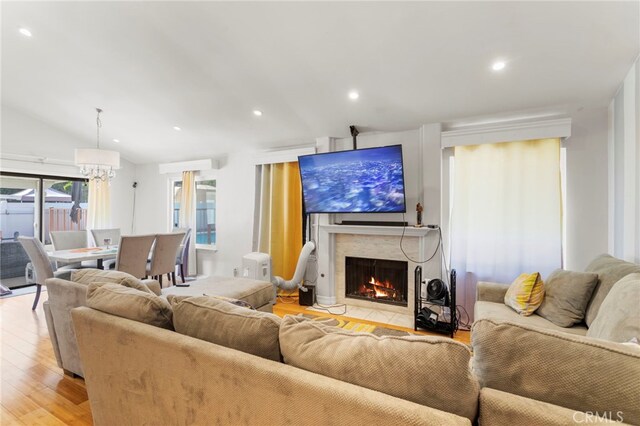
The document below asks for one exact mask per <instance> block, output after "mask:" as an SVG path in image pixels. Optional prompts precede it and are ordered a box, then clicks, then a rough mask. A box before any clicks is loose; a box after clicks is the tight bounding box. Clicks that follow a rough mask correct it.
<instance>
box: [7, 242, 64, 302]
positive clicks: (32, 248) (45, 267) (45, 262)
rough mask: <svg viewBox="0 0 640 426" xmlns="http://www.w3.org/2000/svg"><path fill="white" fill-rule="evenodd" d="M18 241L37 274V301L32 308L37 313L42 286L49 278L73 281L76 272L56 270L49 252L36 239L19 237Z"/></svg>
mask: <svg viewBox="0 0 640 426" xmlns="http://www.w3.org/2000/svg"><path fill="white" fill-rule="evenodd" d="M18 241H20V244H22V247H23V248H24V251H26V252H27V255H28V256H29V260H31V265H32V266H33V271H34V274H35V277H34V278H35V282H36V286H37V288H36V299H35V300H34V301H33V306H32V307H31V310H32V311H35V309H36V307H37V306H38V300H40V292H41V291H42V286H43V285H44V282H45V280H46V279H47V278H53V277H55V278H62V279H64V280H70V279H71V273H72V272H73V271H74V270H73V269H63V270H54V269H53V266H52V265H51V261H49V256H47V252H46V251H45V249H44V246H43V245H42V243H41V242H40V240H38V239H37V238H34V237H18Z"/></svg>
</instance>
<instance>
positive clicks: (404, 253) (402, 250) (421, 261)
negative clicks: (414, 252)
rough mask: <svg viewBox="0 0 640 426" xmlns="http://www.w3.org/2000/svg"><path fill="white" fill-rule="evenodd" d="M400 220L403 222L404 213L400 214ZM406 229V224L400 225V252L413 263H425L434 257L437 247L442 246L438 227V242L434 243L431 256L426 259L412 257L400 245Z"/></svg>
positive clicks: (440, 232)
mask: <svg viewBox="0 0 640 426" xmlns="http://www.w3.org/2000/svg"><path fill="white" fill-rule="evenodd" d="M402 221H403V222H404V213H403V214H402ZM406 229H407V227H406V225H405V226H403V227H402V235H401V236H400V251H401V252H402V254H403V255H404V257H406V258H407V259H408V260H410V261H411V262H413V263H418V264H423V263H427V262H429V261H430V260H431V259H433V258H434V257H436V254H438V249H439V248H440V247H442V230H441V229H440V227H438V234H439V237H438V244H437V245H436V249H435V250H434V251H433V254H432V255H431V256H429V258H428V259H426V260H415V259H412V258H411V257H410V256H409V255H408V254H407V253H406V252H405V251H404V247H402V241H403V240H404V233H405V230H406Z"/></svg>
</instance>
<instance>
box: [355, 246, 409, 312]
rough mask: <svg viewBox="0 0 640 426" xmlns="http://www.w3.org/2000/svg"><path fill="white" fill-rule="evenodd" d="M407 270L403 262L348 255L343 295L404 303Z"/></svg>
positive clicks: (374, 300)
mask: <svg viewBox="0 0 640 426" xmlns="http://www.w3.org/2000/svg"><path fill="white" fill-rule="evenodd" d="M407 271H408V263H407V262H404V261H400V260H387V259H366V258H362V257H348V256H347V257H346V259H345V280H346V285H345V296H346V297H351V298H356V299H365V300H369V301H372V302H381V303H389V304H393V305H401V306H407V288H408V280H407Z"/></svg>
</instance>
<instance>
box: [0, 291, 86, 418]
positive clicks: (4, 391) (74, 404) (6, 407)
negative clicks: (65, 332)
mask: <svg viewBox="0 0 640 426" xmlns="http://www.w3.org/2000/svg"><path fill="white" fill-rule="evenodd" d="M33 297H34V295H33V294H28V295H24V296H17V297H13V298H9V299H1V300H0V328H1V329H2V330H1V333H2V334H1V335H0V337H1V340H2V343H1V346H0V351H1V356H0V379H1V381H2V387H1V390H0V408H1V410H0V424H2V425H3V426H4V425H14V424H16V425H22V424H24V425H65V424H66V425H91V424H93V421H92V418H91V408H90V406H89V400H88V398H87V391H86V388H85V386H84V380H82V379H79V378H71V377H69V376H66V375H65V374H63V372H62V369H61V368H60V367H58V365H57V364H56V358H55V355H54V353H53V348H52V347H51V341H50V340H49V333H48V331H47V324H46V322H45V317H44V311H43V309H42V302H43V301H45V300H47V293H46V292H43V293H42V297H41V298H40V303H39V305H38V308H37V309H36V311H35V312H33V311H31V304H32V303H33Z"/></svg>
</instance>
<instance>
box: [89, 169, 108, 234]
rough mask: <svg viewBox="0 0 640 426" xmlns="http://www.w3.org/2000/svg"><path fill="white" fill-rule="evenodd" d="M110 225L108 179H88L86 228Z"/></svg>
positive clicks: (99, 227)
mask: <svg viewBox="0 0 640 426" xmlns="http://www.w3.org/2000/svg"><path fill="white" fill-rule="evenodd" d="M109 227H111V185H109V181H102V180H100V179H90V180H89V193H88V206H87V229H101V228H109Z"/></svg>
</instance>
